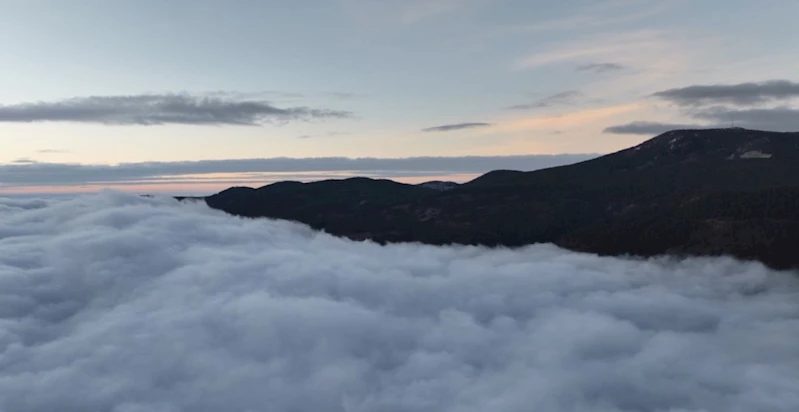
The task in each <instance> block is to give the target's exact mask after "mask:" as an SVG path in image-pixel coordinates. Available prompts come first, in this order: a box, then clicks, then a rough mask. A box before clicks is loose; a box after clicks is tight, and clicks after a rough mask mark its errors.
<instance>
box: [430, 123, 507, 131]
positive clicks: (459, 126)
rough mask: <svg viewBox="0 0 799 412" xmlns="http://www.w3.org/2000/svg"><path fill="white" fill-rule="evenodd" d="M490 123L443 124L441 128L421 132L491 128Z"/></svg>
mask: <svg viewBox="0 0 799 412" xmlns="http://www.w3.org/2000/svg"><path fill="white" fill-rule="evenodd" d="M491 125H492V124H491V123H456V124H445V125H443V126H435V127H428V128H426V129H422V131H423V132H450V131H453V130H464V129H474V128H476V127H487V126H491Z"/></svg>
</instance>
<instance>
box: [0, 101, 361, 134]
mask: <svg viewBox="0 0 799 412" xmlns="http://www.w3.org/2000/svg"><path fill="white" fill-rule="evenodd" d="M346 117H351V113H349V112H345V111H338V110H326V109H311V108H308V107H291V108H278V107H275V106H272V105H271V104H270V103H269V102H267V101H261V100H234V99H230V98H222V97H207V96H204V97H197V96H191V95H188V94H142V95H132V96H89V97H76V98H72V99H67V100H61V101H55V102H38V103H23V104H15V105H5V106H0V122H48V121H53V122H81V123H100V124H113V125H164V124H191V125H246V126H255V125H260V124H263V123H271V122H286V121H292V120H309V119H315V118H346Z"/></svg>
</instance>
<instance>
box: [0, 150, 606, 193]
mask: <svg viewBox="0 0 799 412" xmlns="http://www.w3.org/2000/svg"><path fill="white" fill-rule="evenodd" d="M597 156H599V155H598V154H564V155H522V156H463V157H409V158H400V159H380V158H356V159H352V158H345V157H326V158H324V157H323V158H271V159H230V160H202V161H193V162H190V161H186V162H144V163H123V164H119V165H114V166H110V165H80V164H65V163H34V164H9V165H0V187H1V186H7V187H9V186H14V187H20V186H31V185H38V186H43V185H56V186H58V185H62V186H63V185H81V184H110V183H115V184H116V183H120V182H134V183H135V182H141V181H143V180H147V181H154V182H157V181H159V180H160V181H165V182H166V183H168V182H170V181H174V180H175V178H173V177H174V176H180V178H179V181H187V178H186V177H185V176H186V175H204V174H213V173H237V174H250V177H251V178H252V179H248V180H257V179H264V180H265V179H266V178H275V177H277V178H279V179H281V180H287V179H295V178H299V179H307V178H309V176H308V175H307V173H309V172H318V175H317V176H316V178H318V179H323V178H331V177H335V176H336V175H337V173H339V172H347V173H352V174H357V175H365V176H372V177H402V176H418V175H457V174H469V173H485V172H488V171H491V170H496V169H514V170H523V171H530V170H537V169H543V168H547V167H554V166H561V165H566V164H571V163H577V162H580V161H583V160H588V159H591V158H594V157H597ZM325 172H328V175H327V176H325V174H324V173H325ZM277 174H281V175H277ZM280 176H282V178H281V177H280ZM242 179H243V180H245V178H242Z"/></svg>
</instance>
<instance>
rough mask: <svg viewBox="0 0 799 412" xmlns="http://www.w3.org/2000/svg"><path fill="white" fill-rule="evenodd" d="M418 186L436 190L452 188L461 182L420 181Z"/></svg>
mask: <svg viewBox="0 0 799 412" xmlns="http://www.w3.org/2000/svg"><path fill="white" fill-rule="evenodd" d="M417 186H421V187H426V188H428V189H435V190H442V191H443V190H450V189H454V188H456V187H458V186H460V184H459V183H455V182H442V181H440V180H433V181H430V182H424V183H419V184H418V185H417Z"/></svg>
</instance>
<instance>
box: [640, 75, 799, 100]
mask: <svg viewBox="0 0 799 412" xmlns="http://www.w3.org/2000/svg"><path fill="white" fill-rule="evenodd" d="M652 96H654V97H658V98H661V99H663V100H667V101H670V102H672V103H675V104H677V105H680V106H697V105H704V104H732V105H740V106H746V105H754V104H759V103H767V102H772V101H778V100H789V99H794V98H797V97H799V83H795V82H792V81H790V80H769V81H764V82H749V83H739V84H729V85H725V84H714V85H694V86H688V87H682V88H675V89H668V90H663V91H659V92H656V93H653V94H652Z"/></svg>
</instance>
